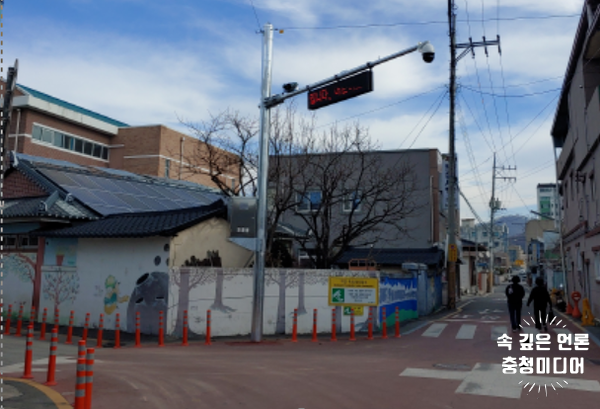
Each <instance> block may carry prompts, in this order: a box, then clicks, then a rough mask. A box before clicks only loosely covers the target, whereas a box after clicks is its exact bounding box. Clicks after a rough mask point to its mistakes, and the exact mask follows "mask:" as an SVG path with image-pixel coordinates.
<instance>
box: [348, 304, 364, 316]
mask: <svg viewBox="0 0 600 409" xmlns="http://www.w3.org/2000/svg"><path fill="white" fill-rule="evenodd" d="M351 310H354V316H355V317H362V316H363V314H364V313H365V311H364V308H363V306H362V305H344V315H351Z"/></svg>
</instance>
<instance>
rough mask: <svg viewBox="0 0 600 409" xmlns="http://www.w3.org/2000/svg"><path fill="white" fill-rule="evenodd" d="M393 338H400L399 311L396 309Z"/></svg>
mask: <svg viewBox="0 0 600 409" xmlns="http://www.w3.org/2000/svg"><path fill="white" fill-rule="evenodd" d="M395 338H400V309H399V308H398V307H396V335H395Z"/></svg>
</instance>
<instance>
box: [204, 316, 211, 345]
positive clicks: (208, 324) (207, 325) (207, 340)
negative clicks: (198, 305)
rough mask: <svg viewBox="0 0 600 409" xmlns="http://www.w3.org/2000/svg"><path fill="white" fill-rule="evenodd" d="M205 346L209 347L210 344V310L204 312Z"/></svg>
mask: <svg viewBox="0 0 600 409" xmlns="http://www.w3.org/2000/svg"><path fill="white" fill-rule="evenodd" d="M204 344H206V345H211V342H210V310H207V311H206V341H205V342H204Z"/></svg>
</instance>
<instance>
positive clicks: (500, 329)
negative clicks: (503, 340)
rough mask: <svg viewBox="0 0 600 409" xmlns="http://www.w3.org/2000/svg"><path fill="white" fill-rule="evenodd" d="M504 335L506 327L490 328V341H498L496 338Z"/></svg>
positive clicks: (506, 331)
mask: <svg viewBox="0 0 600 409" xmlns="http://www.w3.org/2000/svg"><path fill="white" fill-rule="evenodd" d="M504 334H506V335H508V327H505V326H501V327H492V341H494V342H495V341H498V338H500V337H501V336H502V335H504Z"/></svg>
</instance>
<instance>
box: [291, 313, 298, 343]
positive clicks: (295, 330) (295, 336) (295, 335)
mask: <svg viewBox="0 0 600 409" xmlns="http://www.w3.org/2000/svg"><path fill="white" fill-rule="evenodd" d="M292 342H298V308H294V326H293V328H292Z"/></svg>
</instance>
